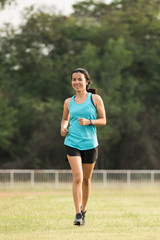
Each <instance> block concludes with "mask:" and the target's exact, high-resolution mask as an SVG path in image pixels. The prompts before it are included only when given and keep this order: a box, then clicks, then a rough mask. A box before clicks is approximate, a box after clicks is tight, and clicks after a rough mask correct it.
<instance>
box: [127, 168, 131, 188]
mask: <svg viewBox="0 0 160 240" xmlns="http://www.w3.org/2000/svg"><path fill="white" fill-rule="evenodd" d="M127 185H128V186H130V185H131V172H130V171H127Z"/></svg>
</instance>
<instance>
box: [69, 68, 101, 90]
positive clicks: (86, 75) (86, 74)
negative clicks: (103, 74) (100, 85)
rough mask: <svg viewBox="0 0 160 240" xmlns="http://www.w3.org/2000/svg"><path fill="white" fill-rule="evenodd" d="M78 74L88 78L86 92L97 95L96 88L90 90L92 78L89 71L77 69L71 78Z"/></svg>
mask: <svg viewBox="0 0 160 240" xmlns="http://www.w3.org/2000/svg"><path fill="white" fill-rule="evenodd" d="M77 72H80V73H83V74H84V76H85V78H86V81H87V82H88V84H87V86H86V91H87V92H91V93H92V94H97V89H96V88H90V85H91V83H92V81H91V77H90V75H89V73H88V72H87V70H85V69H84V68H76V69H75V70H74V71H73V72H72V73H71V78H72V74H73V73H77Z"/></svg>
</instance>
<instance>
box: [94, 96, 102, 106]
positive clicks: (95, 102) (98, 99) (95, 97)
mask: <svg viewBox="0 0 160 240" xmlns="http://www.w3.org/2000/svg"><path fill="white" fill-rule="evenodd" d="M92 99H93V102H94V105H95V106H97V104H98V103H100V102H102V98H101V96H100V95H98V94H92Z"/></svg>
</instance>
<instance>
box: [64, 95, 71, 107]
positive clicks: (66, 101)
mask: <svg viewBox="0 0 160 240" xmlns="http://www.w3.org/2000/svg"><path fill="white" fill-rule="evenodd" d="M71 99H72V98H71V97H69V98H67V99H66V100H65V101H64V105H65V106H66V107H69V104H70V101H71Z"/></svg>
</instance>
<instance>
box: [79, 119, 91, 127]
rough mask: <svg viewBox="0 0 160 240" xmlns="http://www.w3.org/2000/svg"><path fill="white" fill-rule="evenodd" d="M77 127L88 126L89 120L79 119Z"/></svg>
mask: <svg viewBox="0 0 160 240" xmlns="http://www.w3.org/2000/svg"><path fill="white" fill-rule="evenodd" d="M78 121H79V125H89V124H90V120H89V119H86V118H79V119H78Z"/></svg>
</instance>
